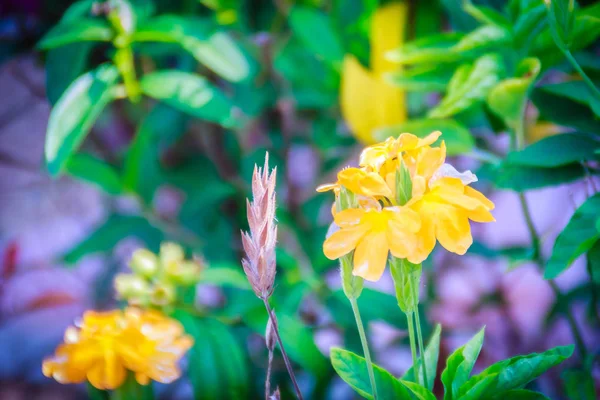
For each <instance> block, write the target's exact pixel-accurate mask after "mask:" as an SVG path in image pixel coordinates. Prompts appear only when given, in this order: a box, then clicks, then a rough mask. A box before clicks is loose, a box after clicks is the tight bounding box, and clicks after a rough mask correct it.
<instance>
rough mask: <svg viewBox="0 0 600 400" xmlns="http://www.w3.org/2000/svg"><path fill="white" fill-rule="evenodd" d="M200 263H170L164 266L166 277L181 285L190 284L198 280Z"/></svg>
mask: <svg viewBox="0 0 600 400" xmlns="http://www.w3.org/2000/svg"><path fill="white" fill-rule="evenodd" d="M201 270H202V267H201V265H200V264H199V263H198V262H195V261H182V262H178V263H174V262H173V263H170V264H168V265H166V266H165V274H166V276H167V279H170V280H172V281H173V282H175V283H178V284H180V285H183V286H191V285H195V284H196V283H198V281H199V280H200V271H201Z"/></svg>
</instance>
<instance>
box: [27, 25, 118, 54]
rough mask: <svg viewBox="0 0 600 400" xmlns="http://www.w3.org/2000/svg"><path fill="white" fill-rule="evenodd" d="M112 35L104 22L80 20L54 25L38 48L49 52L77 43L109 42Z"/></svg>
mask: <svg viewBox="0 0 600 400" xmlns="http://www.w3.org/2000/svg"><path fill="white" fill-rule="evenodd" d="M113 35H114V33H113V31H112V29H111V28H110V26H109V25H108V24H107V23H106V21H104V20H101V19H91V18H81V19H79V20H75V21H71V22H62V23H59V24H58V25H56V26H55V27H54V28H53V29H51V30H50V32H48V33H47V34H46V35H45V36H44V37H43V38H42V40H41V41H40V42H39V43H38V47H39V48H40V49H44V50H49V49H53V48H55V47H59V46H64V45H66V44H71V43H77V42H109V41H111V40H112V38H113Z"/></svg>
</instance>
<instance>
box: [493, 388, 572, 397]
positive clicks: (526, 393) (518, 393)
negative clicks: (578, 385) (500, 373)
mask: <svg viewBox="0 0 600 400" xmlns="http://www.w3.org/2000/svg"><path fill="white" fill-rule="evenodd" d="M496 398H498V396H496ZM501 398H503V399H510V400H550V398H549V397H546V396H544V395H543V394H541V393H539V392H534V391H533V390H526V389H516V390H509V391H508V392H506V393H505V394H503V395H501ZM571 400H574V399H573V398H571Z"/></svg>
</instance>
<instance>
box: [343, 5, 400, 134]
mask: <svg viewBox="0 0 600 400" xmlns="http://www.w3.org/2000/svg"><path fill="white" fill-rule="evenodd" d="M406 17H407V5H406V4H405V3H391V4H388V5H386V6H384V7H381V8H380V9H378V10H377V11H376V12H375V14H374V15H373V19H372V21H371V32H370V38H369V39H370V40H369V41H370V44H371V60H370V61H371V70H367V69H366V68H364V67H363V66H362V65H361V64H360V62H359V61H358V60H357V59H356V58H354V57H353V56H351V55H347V56H346V57H345V58H344V62H343V65H342V84H341V94H340V102H341V108H342V114H343V116H344V119H345V120H346V122H347V123H348V125H349V126H350V129H351V130H352V132H353V133H354V135H355V136H356V137H357V138H358V139H359V140H360V141H362V142H364V143H367V144H371V143H374V142H375V140H374V138H373V131H375V130H376V129H378V128H381V127H384V126H389V125H396V124H400V123H402V122H404V121H405V120H406V116H407V108H406V96H405V94H404V91H403V90H401V89H398V88H395V87H394V86H392V85H390V84H388V83H387V82H385V80H384V79H383V74H385V73H387V72H391V71H395V70H397V69H398V66H397V65H394V64H393V63H390V62H389V61H387V60H386V59H385V57H384V55H385V53H386V52H388V51H389V50H393V49H396V48H398V47H400V45H401V44H402V42H403V41H404V28H405V22H406Z"/></svg>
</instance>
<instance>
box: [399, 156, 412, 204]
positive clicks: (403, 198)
mask: <svg viewBox="0 0 600 400" xmlns="http://www.w3.org/2000/svg"><path fill="white" fill-rule="evenodd" d="M411 198H412V179H411V177H410V171H409V170H408V168H407V167H406V164H404V161H402V163H401V164H400V167H399V168H398V169H397V170H396V201H397V202H398V204H399V205H401V206H403V205H405V204H406V203H408V201H409V200H410V199H411Z"/></svg>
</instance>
